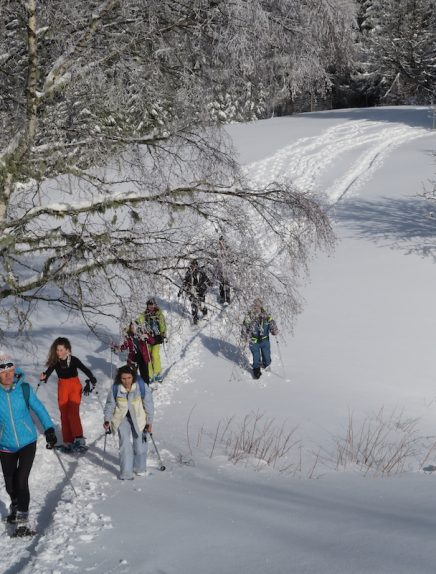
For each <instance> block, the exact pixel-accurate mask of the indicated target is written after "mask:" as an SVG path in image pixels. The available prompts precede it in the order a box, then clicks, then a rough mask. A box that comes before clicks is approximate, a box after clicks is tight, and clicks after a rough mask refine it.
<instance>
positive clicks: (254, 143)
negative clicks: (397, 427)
mask: <svg viewBox="0 0 436 574" xmlns="http://www.w3.org/2000/svg"><path fill="white" fill-rule="evenodd" d="M229 133H230V135H231V136H232V138H233V140H234V142H235V146H236V147H237V149H238V151H239V153H240V158H241V161H242V162H243V164H244V165H245V168H246V171H247V174H248V175H249V177H251V178H252V179H254V180H257V181H262V182H264V181H267V180H270V179H281V178H285V177H292V178H293V179H294V180H295V181H296V182H297V183H298V184H299V185H300V186H301V187H302V189H307V190H310V191H313V192H316V193H319V194H323V195H324V197H325V200H326V201H327V202H328V204H329V210H330V215H331V216H332V218H333V221H334V227H335V232H336V234H337V236H338V244H337V247H336V250H335V252H334V253H333V254H331V255H319V256H317V257H316V258H314V260H313V262H312V265H311V281H310V283H308V284H307V285H305V286H304V290H303V295H304V297H305V307H304V311H303V313H302V314H301V316H300V317H299V318H298V320H297V324H296V328H295V331H294V333H293V334H290V333H281V335H280V337H279V338H278V339H277V341H276V340H273V341H272V351H273V364H272V368H271V371H270V372H264V374H263V376H262V377H261V379H260V380H259V381H255V380H253V379H252V378H251V376H250V374H249V372H247V371H245V370H243V369H242V368H241V367H240V366H238V364H237V363H236V362H235V357H236V344H237V343H236V341H233V340H230V341H223V340H222V333H223V332H224V331H225V322H226V320H228V319H227V314H226V311H225V309H224V310H220V309H219V308H217V307H218V306H217V304H216V302H215V299H214V297H215V295H216V293H215V292H214V293H213V294H210V295H209V302H210V303H213V305H214V306H212V305H211V306H210V309H211V311H210V317H209V319H207V320H205V321H202V322H200V324H199V326H198V327H192V326H191V325H189V321H188V318H186V322H185V324H184V327H183V331H182V332H178V331H173V332H171V331H170V338H169V341H168V343H167V345H166V348H165V349H162V351H161V356H162V360H163V364H164V374H165V380H164V383H163V384H162V385H161V386H160V387H159V388H158V389H157V390H156V391H155V393H154V397H155V403H156V411H157V414H156V419H155V424H154V438H155V440H156V444H157V447H158V448H159V452H160V455H161V457H162V459H163V461H164V464H165V465H166V470H165V471H164V472H161V471H159V469H158V462H157V459H156V456H155V453H154V450H153V446H152V445H150V457H149V473H148V475H147V476H146V477H137V478H135V480H133V481H131V482H122V481H119V480H117V469H118V466H117V448H116V444H115V439H114V438H113V437H109V438H107V439H106V440H107V442H106V453H104V440H105V438H104V434H103V428H102V422H103V420H102V414H101V411H102V409H101V404H100V403H101V402H102V401H104V400H105V396H106V393H107V391H108V389H109V385H110V383H109V379H110V374H111V372H112V369H113V367H111V359H112V357H111V354H110V352H109V350H108V348H107V346H106V345H104V344H103V343H101V342H100V341H98V340H97V339H95V338H94V337H93V336H92V335H90V334H88V333H87V332H86V329H85V328H84V327H83V325H82V324H81V323H80V321H79V319H78V318H76V317H74V316H72V315H66V314H63V312H62V311H61V312H60V311H59V310H58V309H57V310H54V309H53V308H48V310H47V312H46V313H44V314H39V315H38V316H36V317H35V320H34V337H35V340H34V344H35V348H34V351H33V353H32V352H28V351H22V350H18V349H16V350H15V354H16V355H17V356H18V355H19V356H20V358H21V359H22V363H23V364H22V365H21V366H22V367H23V368H24V370H25V371H26V372H27V373H29V375H30V378H31V379H33V381H34V382H35V384H36V381H37V374H38V373H39V372H40V370H41V369H42V367H43V362H44V358H45V354H46V351H47V349H48V346H49V344H50V343H51V341H52V340H53V339H54V338H55V337H56V336H59V335H67V336H69V337H70V339H71V341H72V344H73V352H74V354H76V355H77V356H79V357H80V358H81V359H82V360H83V361H84V362H85V363H86V364H88V365H89V366H90V367H91V368H92V369H93V370H95V373H96V375H97V378H98V381H99V382H98V388H99V389H100V391H99V394H98V395H96V394H93V395H91V396H90V397H84V398H83V402H82V418H83V423H84V427H85V431H86V435H87V438H88V444H89V445H90V449H89V451H88V452H87V454H85V455H83V456H78V457H77V458H74V457H72V456H68V455H60V457H61V459H60V460H61V462H62V463H63V464H64V467H65V470H66V474H65V473H64V470H63V468H62V467H61V465H60V463H59V460H57V458H56V455H55V453H54V452H50V451H47V450H46V449H45V448H44V440H43V438H42V437H41V439H40V444H39V445H38V452H37V458H36V461H35V465H34V468H33V471H32V474H31V496H32V499H31V512H32V515H33V519H34V523H35V525H36V526H37V528H38V532H39V534H38V535H37V536H36V537H34V538H33V539H31V540H28V539H26V540H13V541H12V540H11V539H10V538H9V537H8V536H7V534H6V532H3V533H1V534H0V551H1V555H2V561H1V567H0V569H1V572H3V573H8V574H15V573H18V572H20V573H24V574H27V573H32V574H48V573H50V574H53V573H66V572H80V573H82V572H92V573H101V574H103V573H129V574H130V573H141V574H144V573H146V574H152V573H153V574H154V573H156V574H157V573H166V574H171V573H174V574H175V573H177V574H184V573H186V574H188V573H189V574H200V573H210V574H215V573H217V574H218V573H221V572H228V573H238V574H245V573H246V572H247V573H250V574H258V573H259V574H260V573H265V572H268V573H273V574H279V573H280V574H281V573H287V572H292V573H296V574H312V573H313V574H315V573H316V574H319V573H323V574H324V573H327V574H342V573H344V574H350V573H353V574H360V573H362V574H363V573H374V572H376V573H378V574H385V573H386V574H394V573H395V574H410V573H411V572H414V573H424V572H426V573H428V572H432V571H433V570H434V562H435V550H434V524H435V519H434V509H433V506H432V500H433V498H434V489H435V482H434V481H435V480H436V475H434V474H425V473H424V472H423V471H422V467H423V466H424V465H425V464H429V463H434V462H435V460H434V459H435V458H436V453H435V452H433V454H431V453H430V454H429V455H428V457H427V460H425V457H426V454H428V449H429V448H430V447H431V445H432V444H434V442H435V440H436V435H435V434H434V420H433V419H434V416H433V415H434V410H435V408H436V405H435V399H436V396H435V391H434V382H433V378H434V365H433V345H434V330H435V325H436V309H435V306H434V305H432V302H433V300H434V293H435V288H436V279H435V274H434V267H433V266H434V255H435V250H434V242H433V231H434V220H433V219H432V218H431V217H430V216H429V212H430V210H431V206H430V205H429V204H427V203H426V202H425V201H424V200H423V199H422V198H420V197H418V194H420V193H421V192H422V191H423V188H424V187H427V188H428V187H429V186H430V180H431V179H432V178H433V177H434V171H435V165H434V158H433V156H432V152H433V150H435V148H436V132H434V131H431V110H430V108H425V107H401V108H374V109H359V110H341V111H332V112H321V113H311V114H301V115H298V116H293V117H286V118H273V119H271V120H266V121H262V122H255V123H250V124H244V125H237V124H235V125H232V126H230V127H229ZM165 310H166V314H167V317H168V318H169V321H170V322H173V323H174V324H175V320H174V321H172V315H174V316H176V315H177V310H178V307H177V306H176V305H175V304H171V305H170V306H167V307H165ZM276 319H277V321H278V323H279V326H280V317H277V318H276ZM108 329H109V330H110V332H111V336H112V338H114V339H115V338H116V333H117V332H118V326H117V325H111V326H109V327H108ZM247 359H248V353H247ZM120 364H121V362H120ZM247 364H248V360H247ZM38 395H39V396H40V398H41V399H42V400H43V401H44V403H45V404H46V405H47V407H48V408H49V411H50V413H51V414H52V416H53V417H54V419H55V420H56V422H59V414H58V409H57V404H56V384H55V381H54V379H53V380H52V379H50V380H49V382H48V383H47V385H41V386H40V387H39V389H38ZM381 409H383V413H384V416H385V417H386V418H387V419H389V417H390V416H391V417H392V418H393V420H398V417H399V416H400V415H399V414H400V413H402V416H403V417H404V418H405V419H414V420H416V438H417V441H416V444H415V447H416V448H415V447H414V450H413V453H411V455H410V456H409V457H408V458H407V464H406V472H403V473H400V474H395V475H393V476H390V477H380V476H379V475H377V474H376V473H367V474H366V473H365V472H364V471H363V470H362V469H361V468H359V467H358V466H357V465H355V464H354V465H353V464H347V465H346V466H345V467H340V468H339V469H338V470H336V466H337V465H336V456H337V455H336V449H337V443H338V441H339V440H340V439H341V438H344V437H345V436H346V433H347V428H348V423H349V417H350V416H352V419H353V423H354V424H355V425H356V428H358V427H359V424H361V423H362V421H365V420H368V418H371V417H372V416H373V415H374V414H376V413H379V412H380V410H381ZM250 413H254V416H258V417H260V419H261V421H266V420H270V421H273V426H274V428H279V427H281V426H282V425H284V428H286V429H287V430H289V431H290V430H292V429H293V432H294V434H293V435H292V436H293V439H295V445H294V446H293V447H292V449H291V451H290V453H289V457H288V462H289V465H290V466H289V469H288V471H282V472H279V471H278V469H277V468H276V469H273V468H271V467H269V466H267V465H266V463H265V462H264V461H260V460H258V459H256V458H255V457H253V456H248V457H246V458H244V459H242V460H241V461H240V462H239V463H238V464H233V463H232V461H231V460H229V457H228V451H229V447H227V448H226V447H225V445H224V444H223V443H222V442H221V441H220V440H219V439H218V440H215V437H216V436H218V437H219V436H220V435H221V433H222V432H223V431H224V428H225V427H226V424H227V423H228V421H229V419H230V418H231V417H233V418H232V420H231V422H230V423H229V425H230V426H229V428H231V429H237V428H238V427H239V425H241V424H242V421H243V420H244V417H247V415H250ZM259 424H262V422H261V423H259ZM226 436H229V435H226ZM70 481H71V482H72V484H73V485H74V489H75V490H76V491H77V497H76V496H75V495H74V493H73V491H72V489H71V486H70ZM7 505H8V497H7V495H6V493H5V491H4V489H3V488H2V490H1V491H0V510H1V511H2V514H5V513H6V509H7Z"/></svg>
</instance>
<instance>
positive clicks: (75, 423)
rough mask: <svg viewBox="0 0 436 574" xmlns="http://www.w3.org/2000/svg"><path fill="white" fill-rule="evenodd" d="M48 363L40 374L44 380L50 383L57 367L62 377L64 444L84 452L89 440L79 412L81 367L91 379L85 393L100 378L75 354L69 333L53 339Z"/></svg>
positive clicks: (90, 389) (88, 391) (57, 371)
mask: <svg viewBox="0 0 436 574" xmlns="http://www.w3.org/2000/svg"><path fill="white" fill-rule="evenodd" d="M46 365H47V367H48V368H47V370H46V371H44V372H43V373H41V375H40V377H39V378H40V380H41V381H44V382H45V383H46V382H47V380H48V378H49V376H50V375H51V374H52V372H53V371H56V373H57V375H58V377H59V381H58V404H59V410H60V413H61V426H62V438H63V440H64V446H63V448H64V450H65V451H78V452H83V451H84V450H86V444H85V437H84V436H83V428H82V422H81V420H80V412H79V411H80V402H81V400H82V384H81V383H80V379H79V376H78V369H80V370H81V371H83V372H84V373H85V375H86V376H87V377H88V379H89V381H88V382H87V383H86V386H85V388H84V390H83V392H84V393H85V395H87V394H89V393H90V392H92V390H93V389H94V387H95V385H96V383H97V379H96V378H95V377H94V375H93V374H92V372H91V370H90V369H88V368H87V367H85V365H84V364H83V363H82V361H80V359H78V358H77V357H74V356H73V355H72V354H71V343H70V341H69V340H68V339H67V338H66V337H58V338H57V339H55V341H53V343H52V345H51V347H50V350H49V352H48V357H47V363H46Z"/></svg>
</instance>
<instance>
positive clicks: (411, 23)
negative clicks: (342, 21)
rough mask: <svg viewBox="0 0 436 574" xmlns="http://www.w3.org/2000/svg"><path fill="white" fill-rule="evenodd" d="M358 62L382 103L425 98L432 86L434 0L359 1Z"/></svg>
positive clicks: (435, 78) (435, 80)
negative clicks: (360, 51) (360, 57)
mask: <svg viewBox="0 0 436 574" xmlns="http://www.w3.org/2000/svg"><path fill="white" fill-rule="evenodd" d="M361 10H362V13H361V18H362V19H361V29H362V34H363V39H362V48H363V54H362V55H363V57H362V67H363V71H364V72H365V73H366V77H367V80H368V82H369V84H370V85H372V86H373V89H374V90H375V92H376V93H377V95H378V97H379V99H380V102H382V103H402V104H405V103H408V104H425V103H430V102H431V101H432V98H433V97H434V94H435V90H436V2H435V0H367V1H365V2H363V3H362V5H361Z"/></svg>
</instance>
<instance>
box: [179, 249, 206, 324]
mask: <svg viewBox="0 0 436 574" xmlns="http://www.w3.org/2000/svg"><path fill="white" fill-rule="evenodd" d="M211 284H212V283H211V281H210V280H209V278H208V276H207V275H206V272H205V271H204V269H202V268H201V267H199V265H198V261H197V260H196V259H194V260H193V261H192V262H191V264H190V265H189V268H188V270H187V272H186V275H185V279H184V280H183V283H182V286H181V288H180V290H179V292H178V294H177V297H180V295H181V294H182V293H183V292H184V293H186V294H187V295H188V297H189V300H190V301H191V312H192V320H193V322H194V325H196V324H197V323H198V311H199V310H201V312H202V314H203V317H205V316H206V315H207V307H206V305H205V304H204V303H205V301H206V291H207V288H208V287H209V286H210V285H211Z"/></svg>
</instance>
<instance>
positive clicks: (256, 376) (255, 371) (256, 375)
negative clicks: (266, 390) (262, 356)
mask: <svg viewBox="0 0 436 574" xmlns="http://www.w3.org/2000/svg"><path fill="white" fill-rule="evenodd" d="M261 375H262V373H261V372H260V367H257V368H256V369H253V378H254V379H260V377H261Z"/></svg>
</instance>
